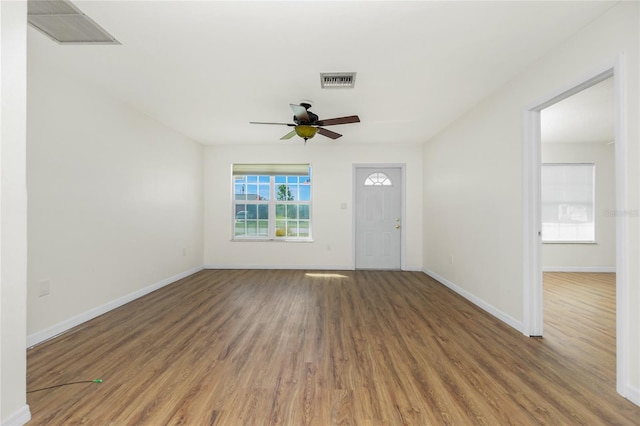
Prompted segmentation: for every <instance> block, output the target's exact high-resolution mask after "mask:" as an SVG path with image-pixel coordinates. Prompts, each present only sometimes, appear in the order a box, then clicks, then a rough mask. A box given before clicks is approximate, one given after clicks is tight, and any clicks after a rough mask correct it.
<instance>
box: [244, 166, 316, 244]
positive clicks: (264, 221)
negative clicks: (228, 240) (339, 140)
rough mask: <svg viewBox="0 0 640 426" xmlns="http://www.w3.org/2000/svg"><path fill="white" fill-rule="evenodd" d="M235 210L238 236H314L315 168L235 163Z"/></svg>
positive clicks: (276, 237) (253, 237)
mask: <svg viewBox="0 0 640 426" xmlns="http://www.w3.org/2000/svg"><path fill="white" fill-rule="evenodd" d="M295 166H297V167H295ZM233 209H234V210H233V212H234V224H233V237H234V239H294V240H295V239H298V240H305V239H310V238H311V167H310V166H309V165H308V164H302V165H289V164H286V165H278V164H266V165H265V164H255V165H247V164H243V165H234V167H233Z"/></svg>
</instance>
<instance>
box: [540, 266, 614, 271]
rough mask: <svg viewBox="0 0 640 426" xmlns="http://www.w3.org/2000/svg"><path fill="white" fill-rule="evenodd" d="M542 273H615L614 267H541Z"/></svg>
mask: <svg viewBox="0 0 640 426" xmlns="http://www.w3.org/2000/svg"><path fill="white" fill-rule="evenodd" d="M542 272H616V267H615V266H543V267H542Z"/></svg>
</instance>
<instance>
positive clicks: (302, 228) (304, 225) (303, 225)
mask: <svg viewBox="0 0 640 426" xmlns="http://www.w3.org/2000/svg"><path fill="white" fill-rule="evenodd" d="M309 224H310V222H309V221H308V220H301V221H300V222H299V223H298V230H299V232H298V236H299V237H309V236H310V234H309Z"/></svg>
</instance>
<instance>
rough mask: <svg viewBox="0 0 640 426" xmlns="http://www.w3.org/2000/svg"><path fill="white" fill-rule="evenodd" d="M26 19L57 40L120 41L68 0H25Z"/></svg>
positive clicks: (71, 42)
mask: <svg viewBox="0 0 640 426" xmlns="http://www.w3.org/2000/svg"><path fill="white" fill-rule="evenodd" d="M27 10H28V14H27V21H28V22H29V24H30V25H31V26H32V27H34V28H35V29H37V30H38V31H40V32H42V33H43V34H45V35H46V36H47V37H49V38H51V39H52V40H54V41H57V42H58V43H60V44H120V43H119V42H118V41H117V40H116V39H115V38H114V37H113V36H112V35H111V34H109V33H108V32H106V31H105V30H104V29H103V28H102V27H100V25H98V24H96V23H95V22H94V21H93V20H92V19H91V18H89V17H88V16H87V15H85V14H84V13H82V12H81V11H80V9H78V8H77V7H76V6H74V5H73V3H71V2H70V1H68V0H29V2H28V3H27Z"/></svg>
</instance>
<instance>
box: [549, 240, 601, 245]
mask: <svg viewBox="0 0 640 426" xmlns="http://www.w3.org/2000/svg"><path fill="white" fill-rule="evenodd" d="M542 244H591V245H597V244H598V243H597V242H595V241H543V242H542Z"/></svg>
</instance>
